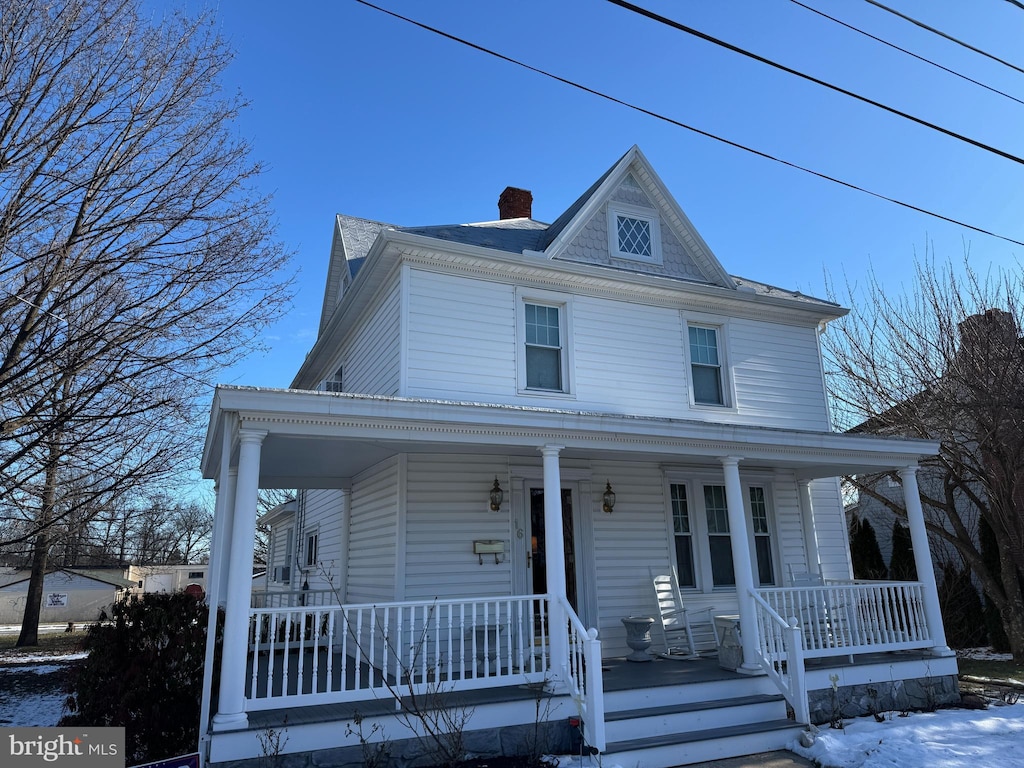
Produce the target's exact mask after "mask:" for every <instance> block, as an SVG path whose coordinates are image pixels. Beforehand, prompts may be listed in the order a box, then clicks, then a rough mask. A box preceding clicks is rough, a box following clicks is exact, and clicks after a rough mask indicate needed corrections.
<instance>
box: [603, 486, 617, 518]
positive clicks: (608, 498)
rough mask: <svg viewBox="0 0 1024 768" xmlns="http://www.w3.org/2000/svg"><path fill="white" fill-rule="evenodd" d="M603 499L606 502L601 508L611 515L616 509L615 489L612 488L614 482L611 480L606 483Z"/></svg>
mask: <svg viewBox="0 0 1024 768" xmlns="http://www.w3.org/2000/svg"><path fill="white" fill-rule="evenodd" d="M601 501H603V502H604V504H603V506H602V507H601V509H603V510H604V511H605V512H607V513H608V514H609V515H610V514H611V513H612V510H613V509H615V491H613V490H612V483H611V481H610V480H609V481H608V482H607V483H605V489H604V494H603V495H602V496H601Z"/></svg>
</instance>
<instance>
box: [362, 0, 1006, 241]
mask: <svg viewBox="0 0 1024 768" xmlns="http://www.w3.org/2000/svg"><path fill="white" fill-rule="evenodd" d="M355 2H357V3H359V4H360V5H364V6H366V7H367V8H372V9H374V10H375V11H379V12H380V13H383V14H385V15H387V16H391V17H392V18H395V19H399V20H400V21H404V22H406V23H408V24H411V25H413V26H415V27H419V28H420V29H423V30H425V31H427V32H432V33H433V34H435V35H439V36H441V37H444V38H446V39H448V40H451V41H453V42H456V43H459V44H460V45H465V46H467V47H468V48H472V49H473V50H475V51H479V52H480V53H485V54H487V55H488V56H493V57H494V58H496V59H500V60H501V61H505V62H508V63H509V64H515V65H516V66H517V67H522V68H523V69H527V70H529V71H530V72H534V73H536V74H538V75H543V76H544V77H548V78H550V79H552V80H555V81H556V82H559V83H562V84H563V85H568V86H570V87H572V88H576V89H578V90H580V91H583V92H584V93H589V94H591V95H592V96H597V97H599V98H602V99H605V100H606V101H610V102H612V103H613V104H618V105H620V106H623V107H627V108H629V109H632V110H635V111H636V112H640V113H641V114H644V115H647V116H648V117H653V118H655V119H656V120H661V121H663V122H666V123H669V124H670V125H674V126H676V127H677V128H683V129H685V130H687V131H691V132H693V133H696V134H698V135H700V136H704V137H706V138H708V139H712V140H714V141H717V142H720V143H722V144H725V145H726V146H730V147H734V148H735V149H740V150H743V151H744V152H749V153H750V154H752V155H756V156H758V157H761V158H764V159H765V160H771V161H773V162H776V163H780V164H782V165H785V166H787V167H789V168H794V169H796V170H798V171H803V172H804V173H809V174H810V175H812V176H816V177H818V178H819V179H824V180H825V181H831V182H832V183H834V184H839V185H840V186H843V187H846V188H847V189H853V190H856V191H857V192H863V193H864V194H866V195H870V196H871V197H875V198H877V199H879V200H885V201H886V202H889V203H893V204H894V205H898V206H901V207H903V208H907V209H909V210H911V211H916V212H917V213H923V214H925V215H926V216H931V217H933V218H936V219H940V220H942V221H945V222H948V223H950V224H955V225H957V226H959V227H966V228H967V229H970V230H972V231H974V232H980V233H981V234H983V235H989V236H991V237H995V238H997V239H999V240H1005V241H1006V242H1008V243H1013V244H1014V245H1024V240H1015V239H1013V238H1012V237H1009V236H1007V235H1000V234H998V233H996V232H992V231H991V230H988V229H984V228H982V227H978V226H975V225H973V224H968V223H967V222H965V221H960V220H959V219H954V218H952V217H950V216H944V215H943V214H941V213H936V212H934V211H930V210H928V209H927V208H921V207H920V206H917V205H914V204H913V203H908V202H905V201H903V200H899V199H897V198H894V197H889V196H887V195H883V194H882V193H880V192H874V191H872V190H870V189H867V188H865V187H861V186H858V185H857V184H854V183H852V182H849V181H843V180H842V179H839V178H836V177H834V176H829V175H828V174H826V173H822V172H820V171H815V170H813V169H811V168H807V167H806V166H803V165H799V164H797V163H794V162H790V161H789V160H784V159H782V158H780V157H775V156H774V155H771V154H768V153H767V152H762V151H761V150H759V149H754V148H753V147H748V146H747V145H745V144H740V143H739V142H737V141H733V140H731V139H727V138H724V137H722V136H719V135H717V134H714V133H711V132H709V131H705V130H702V129H700V128H697V127H695V126H692V125H688V124H686V123H683V122H681V121H679V120H676V119H674V118H671V117H668V116H666V115H663V114H661V113H659V112H654V111H653V110H650V109H647V108H645V107H641V106H639V105H636V104H632V103H630V102H628V101H625V100H623V99H620V98H617V97H615V96H611V95H609V94H607V93H603V92H602V91H598V90H595V89H594V88H590V87H588V86H586V85H582V84H581V83H577V82H575V81H573V80H569V79H567V78H564V77H561V76H560V75H556V74H554V73H552V72H548V71H546V70H543V69H540V68H539V67H534V66H532V65H530V64H526V63H525V62H522V61H519V60H518V59H513V58H512V57H511V56H506V55H505V54H503V53H498V52H497V51H493V50H491V49H490V48H485V47H484V46H482V45H478V44H477V43H474V42H471V41H469V40H465V39H463V38H461V37H458V36H456V35H453V34H451V33H450V32H445V31H444V30H441V29H438V28H436V27H432V26H430V25H429V24H424V23H423V22H420V21H416V20H415V19H411V18H409V17H408V16H403V15H401V14H400V13H396V12H395V11H391V10H388V9H387V8H382V7H381V6H379V5H374V4H373V3H371V2H369V1H368V0H355Z"/></svg>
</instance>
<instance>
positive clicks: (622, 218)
mask: <svg viewBox="0 0 1024 768" xmlns="http://www.w3.org/2000/svg"><path fill="white" fill-rule="evenodd" d="M608 250H609V252H610V255H611V256H612V257H614V258H618V259H630V260H631V261H646V262H651V263H654V264H660V263H661V227H660V224H659V221H658V216H657V214H656V213H655V212H654V211H653V210H651V209H650V208H641V207H639V206H634V205H626V204H624V203H613V204H610V205H609V206H608Z"/></svg>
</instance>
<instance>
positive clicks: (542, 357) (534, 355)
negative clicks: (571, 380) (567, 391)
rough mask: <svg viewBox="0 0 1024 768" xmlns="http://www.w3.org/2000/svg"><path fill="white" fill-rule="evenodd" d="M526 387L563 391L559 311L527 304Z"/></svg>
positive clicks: (557, 308)
mask: <svg viewBox="0 0 1024 768" xmlns="http://www.w3.org/2000/svg"><path fill="white" fill-rule="evenodd" d="M525 309H526V386H527V388H528V389H551V390H555V391H556V392H561V391H562V325H561V322H560V318H559V314H560V313H561V308H560V307H548V306H545V305H543V304H529V303H527V304H526V307H525Z"/></svg>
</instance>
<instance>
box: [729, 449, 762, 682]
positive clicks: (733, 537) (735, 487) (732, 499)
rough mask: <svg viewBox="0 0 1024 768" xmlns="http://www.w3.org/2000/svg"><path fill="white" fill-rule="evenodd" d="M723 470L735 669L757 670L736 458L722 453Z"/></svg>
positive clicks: (751, 585)
mask: <svg viewBox="0 0 1024 768" xmlns="http://www.w3.org/2000/svg"><path fill="white" fill-rule="evenodd" d="M721 462H722V470H723V472H724V474H725V503H726V506H727V507H728V509H729V539H730V541H731V543H732V565H733V573H734V574H735V576H736V599H737V600H738V601H739V614H740V642H741V643H742V645H743V664H742V665H740V668H739V669H738V670H737V671H739V672H746V673H748V674H760V673H761V666H760V665H759V664H758V663H757V662H756V661H755V659H756V658H757V616H756V614H755V612H754V600H753V598H752V597H751V596H750V591H751V590H752V589H753V588H754V571H753V568H752V567H751V564H750V537H749V536H748V535H747V513H746V507H745V505H744V503H743V486H742V485H741V484H740V459H739V457H737V456H723V457H722V459H721Z"/></svg>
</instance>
